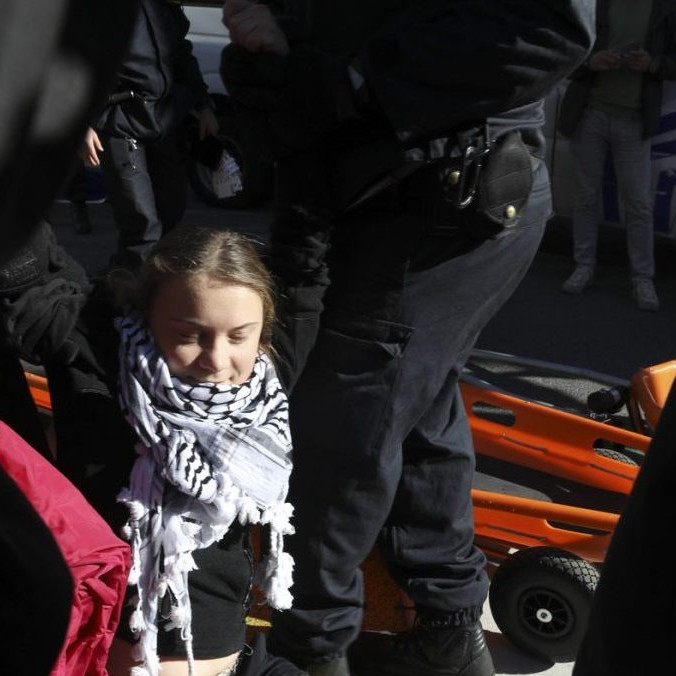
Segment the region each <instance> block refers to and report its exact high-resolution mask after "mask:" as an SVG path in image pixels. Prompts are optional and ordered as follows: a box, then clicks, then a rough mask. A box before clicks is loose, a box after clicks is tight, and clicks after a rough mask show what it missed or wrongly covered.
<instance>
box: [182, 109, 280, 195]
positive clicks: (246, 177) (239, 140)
mask: <svg viewBox="0 0 676 676" xmlns="http://www.w3.org/2000/svg"><path fill="white" fill-rule="evenodd" d="M219 123H220V126H221V131H220V133H219V139H220V140H221V142H222V143H223V146H224V148H225V150H227V151H228V152H229V153H230V154H231V155H232V156H233V157H234V158H235V161H236V162H237V164H238V165H239V167H240V169H241V171H242V187H243V189H242V190H241V191H240V192H238V193H236V194H235V195H233V196H232V197H226V198H219V197H218V196H217V195H216V194H215V193H214V190H213V187H212V183H211V175H212V173H213V172H212V170H211V169H209V167H207V166H205V165H204V164H201V163H200V162H197V161H195V160H193V159H189V160H188V163H187V173H188V180H189V182H190V185H191V187H192V189H193V190H194V192H195V194H196V195H197V196H198V197H199V198H200V199H201V200H203V201H204V202H206V203H207V204H210V205H211V206H216V207H225V208H244V207H252V206H256V205H257V204H260V202H262V201H263V200H264V199H266V198H267V197H268V196H269V195H270V192H271V188H272V168H271V165H270V163H269V162H268V161H267V160H265V159H264V158H263V157H262V155H261V151H260V148H259V146H258V144H257V142H256V140H255V139H254V137H253V135H252V133H251V131H250V130H249V129H248V128H247V127H246V126H245V125H243V124H242V123H241V122H240V121H239V120H237V119H236V118H235V117H232V116H229V115H227V116H219Z"/></svg>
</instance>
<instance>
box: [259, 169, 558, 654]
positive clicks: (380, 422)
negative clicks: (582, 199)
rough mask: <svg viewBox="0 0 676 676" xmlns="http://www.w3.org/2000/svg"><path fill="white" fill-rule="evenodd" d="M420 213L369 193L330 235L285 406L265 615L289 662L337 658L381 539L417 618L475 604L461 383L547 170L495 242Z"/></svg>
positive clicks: (541, 207) (510, 273)
mask: <svg viewBox="0 0 676 676" xmlns="http://www.w3.org/2000/svg"><path fill="white" fill-rule="evenodd" d="M430 178H431V180H434V177H433V175H432V173H430ZM416 192H417V191H413V193H416ZM425 205H426V200H424V199H422V198H421V196H416V195H415V194H408V195H407V194H404V195H403V196H402V201H401V203H400V205H399V207H393V208H388V207H387V204H385V203H384V201H383V200H381V199H379V200H376V201H374V202H373V203H371V204H370V205H369V206H364V207H362V208H361V209H359V210H358V211H355V213H353V214H351V215H349V218H347V219H346V220H345V221H344V222H342V223H339V224H338V225H337V226H336V235H335V239H334V246H333V250H332V254H331V259H330V273H331V285H330V287H329V290H328V292H327V295H326V298H325V310H324V313H323V315H322V320H321V328H320V330H319V334H318V338H317V342H316V344H315V347H314V349H313V350H312V352H311V353H310V356H309V359H308V362H307V365H306V367H305V369H304V371H303V373H302V375H301V377H300V379H299V381H298V383H297V385H296V387H295V389H294V391H293V395H292V398H291V408H290V410H291V421H292V432H293V439H294V447H295V450H294V471H293V474H292V480H291V490H290V496H289V499H290V501H291V502H292V503H293V504H294V505H295V508H296V512H295V514H296V515H295V519H294V523H295V526H296V535H295V536H293V537H291V538H290V542H289V548H290V551H291V553H292V554H293V556H294V558H295V562H296V569H295V573H294V580H295V584H294V587H293V590H292V591H293V593H294V607H293V609H291V610H288V611H285V612H283V613H276V614H275V616H274V622H273V631H272V638H271V641H272V645H273V650H276V651H278V652H280V653H282V654H285V655H286V656H289V657H291V658H292V659H294V660H295V661H296V662H297V663H298V664H300V665H304V664H307V663H309V662H313V661H319V660H322V659H326V658H327V657H330V656H332V655H335V654H338V653H344V651H345V649H346V648H347V646H348V645H349V644H350V643H351V642H352V641H353V640H354V638H355V637H356V635H357V634H358V631H359V628H360V623H361V619H362V606H363V598H362V578H361V574H360V572H359V568H358V566H359V564H360V563H361V562H362V561H363V560H364V559H365V558H366V556H367V554H368V553H369V551H370V550H371V548H372V547H373V546H374V544H375V543H376V541H378V540H379V541H380V545H381V547H382V551H383V554H384V556H385V559H386V561H387V563H388V565H389V568H390V571H391V572H392V574H393V575H394V577H395V579H396V580H397V581H398V583H399V584H400V585H401V586H402V588H403V589H404V590H405V591H406V593H407V594H408V595H409V596H410V597H411V598H412V599H413V601H414V602H415V604H416V606H417V607H418V609H423V610H424V609H432V610H437V611H441V612H443V613H448V614H452V615H455V618H456V619H457V620H458V621H459V622H472V621H474V620H475V619H478V617H479V616H480V613H481V607H482V605H483V602H484V600H485V597H486V592H487V587H488V581H487V577H486V574H485V570H484V566H485V558H484V556H483V554H482V553H481V551H480V550H479V549H477V548H476V547H475V546H474V543H473V535H474V531H473V509H472V502H471V496H470V489H471V482H472V475H473V471H474V451H473V447H472V440H471V435H470V430H469V426H468V423H467V419H466V415H465V411H464V408H463V403H462V401H461V397H460V394H459V390H458V376H459V374H460V371H461V369H462V367H463V364H464V362H465V360H466V358H467V356H468V353H469V351H470V350H471V348H472V346H473V345H474V343H475V341H476V338H477V336H478V334H479V332H480V331H481V329H482V328H483V327H484V325H485V324H486V323H487V322H488V320H489V319H490V318H491V317H492V316H493V315H494V314H495V312H496V311H497V310H498V309H499V308H500V307H501V305H502V304H503V303H504V302H505V300H507V298H508V297H509V296H510V295H511V293H512V292H513V291H514V289H515V288H516V286H517V285H518V283H519V281H520V280H521V279H522V277H523V275H524V274H525V272H526V270H527V269H528V266H529V265H530V263H531V261H532V259H533V256H534V255H535V252H536V250H537V247H538V245H539V242H540V239H541V236H542V232H543V228H544V223H545V221H546V219H547V218H548V217H549V215H550V194H549V184H548V179H547V173H546V168H545V167H544V165H542V164H541V165H540V167H539V169H538V170H537V171H536V180H535V186H534V189H533V192H532V194H531V198H530V201H529V203H528V206H527V207H526V209H525V210H524V212H523V216H522V220H521V223H520V225H519V227H518V228H517V229H516V230H515V231H514V232H512V233H511V234H510V235H508V236H505V237H502V238H498V239H494V240H486V241H476V240H472V239H471V238H469V237H467V236H466V235H465V234H463V233H462V232H461V231H460V230H458V229H447V230H446V231H445V232H441V233H431V232H430V226H432V225H434V223H432V222H430V223H426V222H425V216H424V213H425V209H424V208H423V207H424V206H425ZM441 225H444V224H441Z"/></svg>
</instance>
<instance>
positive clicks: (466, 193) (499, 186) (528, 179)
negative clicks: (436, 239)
mask: <svg viewBox="0 0 676 676" xmlns="http://www.w3.org/2000/svg"><path fill="white" fill-rule="evenodd" d="M448 146H451V142H450V140H449V143H448ZM533 167H534V163H533V159H532V157H531V155H530V153H529V151H528V148H527V147H526V145H525V143H524V142H523V140H522V138H521V133H520V132H519V131H516V130H514V131H510V132H507V133H506V134H504V135H503V136H501V137H499V138H498V139H494V138H492V137H491V134H490V128H489V126H488V124H486V125H484V126H483V127H481V128H479V129H478V130H473V131H471V132H468V133H464V134H459V135H458V137H457V143H456V144H453V145H452V147H451V150H450V151H449V152H448V154H447V155H446V156H444V157H442V158H441V159H439V160H437V161H436V168H437V173H438V179H439V182H438V186H437V189H438V190H439V192H438V194H437V195H436V196H435V197H433V198H432V201H433V204H431V205H430V206H431V208H432V211H433V212H434V213H431V214H430V216H431V220H430V221H428V227H429V228H430V229H431V230H432V231H433V232H435V233H437V234H443V233H444V232H445V231H448V230H456V229H458V228H461V229H462V230H464V231H465V232H466V233H467V234H469V235H470V236H472V237H474V238H477V239H486V238H490V237H496V236H497V235H500V234H502V233H504V232H505V231H507V230H510V229H512V228H515V227H516V226H517V225H518V223H519V220H520V219H521V212H522V209H523V208H524V206H525V204H526V202H527V201H528V197H529V195H530V192H531V189H532V187H533Z"/></svg>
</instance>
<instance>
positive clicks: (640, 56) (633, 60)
mask: <svg viewBox="0 0 676 676" xmlns="http://www.w3.org/2000/svg"><path fill="white" fill-rule="evenodd" d="M650 63H651V58H650V54H648V52H646V51H645V49H634V50H632V51H631V52H628V53H627V54H625V56H624V58H623V59H622V65H623V66H626V67H627V68H629V70H633V71H636V72H637V73H645V72H646V71H647V70H648V68H650Z"/></svg>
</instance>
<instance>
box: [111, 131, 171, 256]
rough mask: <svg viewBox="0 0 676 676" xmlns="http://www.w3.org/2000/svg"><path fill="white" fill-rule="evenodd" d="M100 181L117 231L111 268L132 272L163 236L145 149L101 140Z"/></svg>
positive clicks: (128, 142) (131, 142) (127, 141)
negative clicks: (101, 169)
mask: <svg viewBox="0 0 676 676" xmlns="http://www.w3.org/2000/svg"><path fill="white" fill-rule="evenodd" d="M101 143H102V145H103V149H104V152H103V153H102V156H101V165H102V168H103V180H104V184H105V187H106V193H107V194H108V200H109V201H110V204H111V206H112V208H113V218H114V219H115V225H116V226H117V229H118V233H119V235H118V245H117V252H116V254H115V255H114V256H113V260H112V261H111V264H112V265H114V266H117V267H128V268H132V269H135V268H136V267H138V266H139V265H140V263H141V262H142V260H143V259H144V258H145V257H146V256H147V255H148V253H149V252H150V249H152V247H153V245H154V244H155V242H157V241H158V240H159V238H160V237H161V235H162V224H161V222H160V219H159V216H158V214H157V208H156V206H155V194H154V190H153V184H152V180H151V177H150V173H149V171H148V162H147V157H146V149H145V147H144V146H143V145H142V144H141V143H139V142H137V141H135V140H133V139H124V138H116V137H106V136H103V137H102V138H101Z"/></svg>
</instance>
